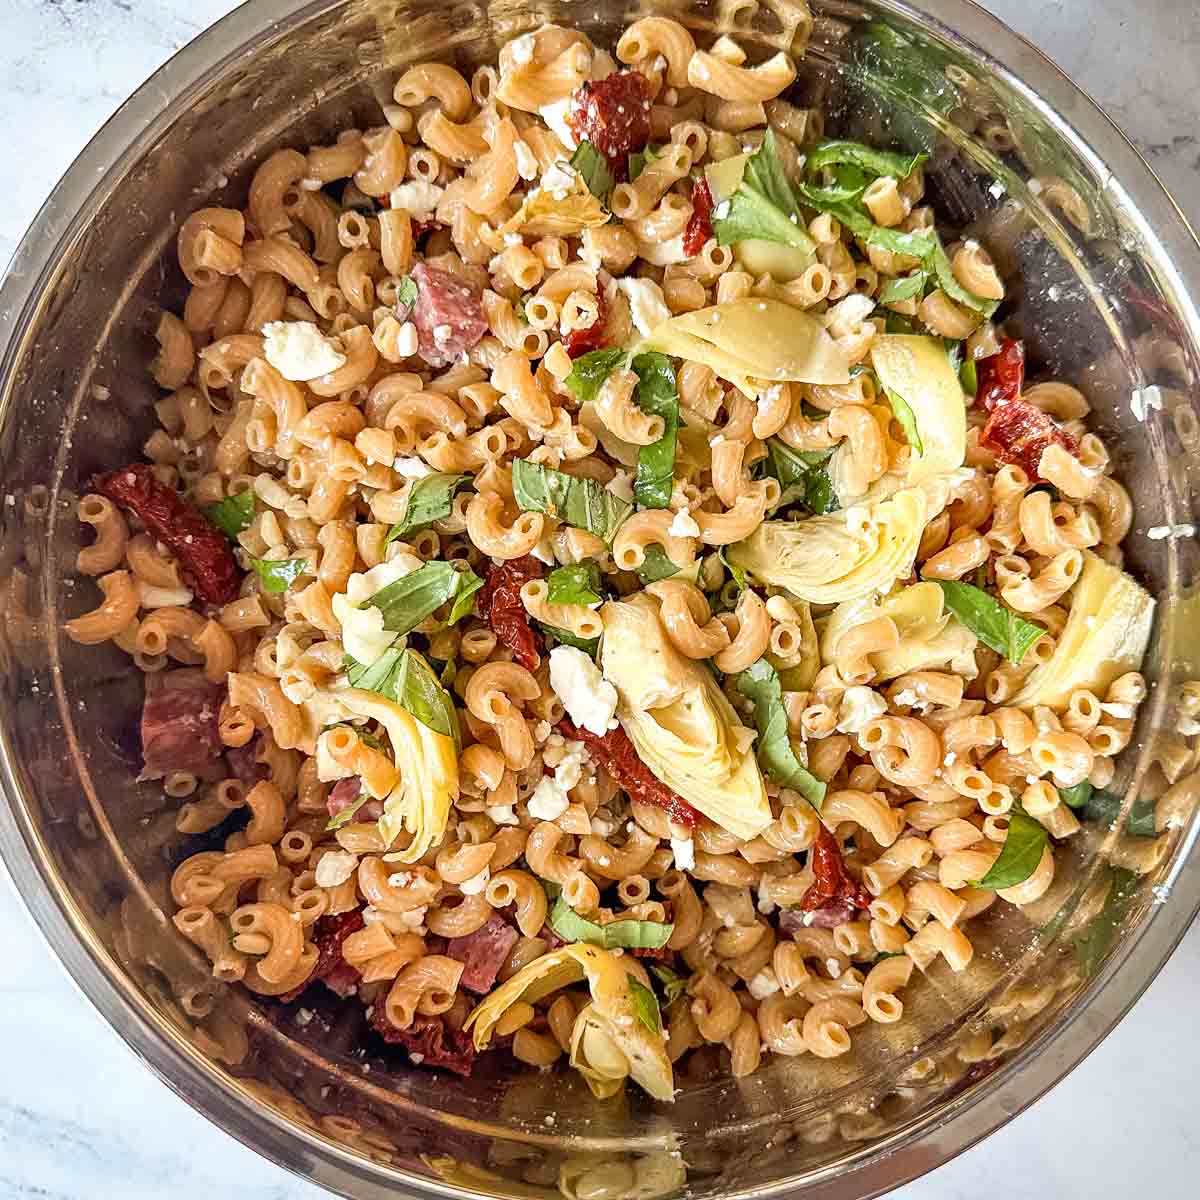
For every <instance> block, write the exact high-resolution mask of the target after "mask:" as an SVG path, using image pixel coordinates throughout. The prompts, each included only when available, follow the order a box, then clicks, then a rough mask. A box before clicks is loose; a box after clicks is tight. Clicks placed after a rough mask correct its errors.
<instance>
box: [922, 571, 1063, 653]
mask: <svg viewBox="0 0 1200 1200" xmlns="http://www.w3.org/2000/svg"><path fill="white" fill-rule="evenodd" d="M937 582H938V586H939V587H940V588H941V589H942V593H943V594H944V595H945V597H946V607H947V608H948V609H949V610H950V611H951V612H952V613H953V614H954V615H955V616H956V617H957V618H958V619H959V621H961V622H962V623H963V624H964V625H965V626H966V627H967V628H968V629H969V630H970V631H971V632H972V633H973V634H974V635H975V636H976V637H977V638H978V639H979V640H980V641H981V642H982V643H983V644H984V645H985V646H988V647H989V648H991V649H992V650H995V652H996V653H997V654H1002V655H1004V657H1005V658H1007V659H1008V661H1009V662H1010V663H1012V664H1013V665H1014V666H1018V665H1020V663H1021V660H1022V659H1023V658H1024V657H1025V655H1026V653H1027V652H1028V650H1029V648H1030V647H1031V646H1032V645H1033V644H1034V642H1036V641H1037V640H1038V638H1040V637H1041V636H1042V635H1043V634H1044V633H1045V632H1046V631H1045V629H1043V628H1042V627H1041V626H1040V625H1035V624H1034V623H1033V622H1032V621H1026V620H1025V618H1024V617H1019V616H1017V614H1016V613H1015V612H1013V610H1012V609H1011V608H1009V607H1008V606H1007V605H1005V604H1001V603H1000V601H999V600H995V599H993V598H992V597H991V596H989V595H988V594H987V592H985V591H983V590H982V589H981V588H977V587H975V586H974V585H973V584H970V583H962V582H961V581H959V580H957V579H939V580H938V581H937Z"/></svg>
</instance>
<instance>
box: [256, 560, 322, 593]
mask: <svg viewBox="0 0 1200 1200" xmlns="http://www.w3.org/2000/svg"><path fill="white" fill-rule="evenodd" d="M249 558H250V566H251V567H252V568H253V569H254V572H255V574H257V576H258V577H259V579H260V580H262V589H263V591H264V592H267V593H269V594H270V595H272V596H278V595H279V594H280V593H281V592H286V591H287V590H288V588H290V587H291V586H292V584H293V583H295V582H296V580H297V579H299V578H300V576H301V575H303V574H304V572H305V571H307V570H308V559H307V558H255V557H254V555H250V556H249Z"/></svg>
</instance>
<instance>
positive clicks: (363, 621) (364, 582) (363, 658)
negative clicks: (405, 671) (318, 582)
mask: <svg viewBox="0 0 1200 1200" xmlns="http://www.w3.org/2000/svg"><path fill="white" fill-rule="evenodd" d="M424 565H425V564H424V563H423V562H422V561H421V560H420V559H419V558H417V556H416V555H415V554H408V553H404V552H401V553H400V554H397V555H396V556H395V558H389V559H388V560H387V561H386V562H381V563H379V564H378V566H374V567H372V568H371V569H370V570H369V571H361V572H358V573H356V574H354V575H351V576H350V578H349V579H348V580H346V590H345V592H344V593H343V592H338V593H336V594H335V595H334V597H333V615H334V616H335V617H337V619H338V621H339V623H340V624H341V627H342V646H343V648H344V649H345V651H346V653H347V654H349V655H350V657H351V658H354V659H357V660H358V661H359V662H360V663H364V664H365V665H367V666H370V664H371V663H373V662H374V661H375V660H376V659H377V658H379V656H380V655H382V654H383V653H384V651H386V650H388V649H389V648H390V647H391V646H392V645H393V644H394V643H395V642H396V640H397V639H396V634H395V633H393V632H392V631H391V630H388V629H384V627H383V613H382V612H380V610H379V609H377V608H375V607H374V606H373V605H367V601H368V600H369V599H370V598H371V597H372V596H373V595H375V593H376V592H378V591H379V590H380V589H381V588H385V587H387V586H388V585H389V584H392V583H395V582H396V581H397V580H399V579H403V578H404V577H405V576H406V575H411V574H412V573H413V572H414V571H417V570H420V568H421V567H423V566H424ZM364 605H367V606H366V607H365V608H364V607H363V606H364Z"/></svg>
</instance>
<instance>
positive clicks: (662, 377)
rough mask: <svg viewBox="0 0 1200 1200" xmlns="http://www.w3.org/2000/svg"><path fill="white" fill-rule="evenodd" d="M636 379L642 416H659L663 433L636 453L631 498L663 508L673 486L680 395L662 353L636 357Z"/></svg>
mask: <svg viewBox="0 0 1200 1200" xmlns="http://www.w3.org/2000/svg"><path fill="white" fill-rule="evenodd" d="M633 370H634V373H635V374H636V375H637V377H638V385H637V391H636V393H635V396H634V398H635V400H636V401H637V406H638V407H639V408H640V409H641V410H642V412H644V413H648V414H649V415H650V416H652V417H662V419H663V434H662V437H660V438H659V439H658V441H656V442H652V443H651V444H650V445H649V446H642V447H641V448H640V449H639V450H638V461H637V475H636V477H635V478H634V481H633V495H634V499H635V500H637V502H638V503H639V504H640V505H641V506H642V507H643V508H666V507H667V506H668V505H669V504H670V502H671V491H672V489H673V488H674V486H675V441H676V435H677V432H678V429H679V392H678V391H677V390H676V385H675V368H674V367H672V366H671V360H670V359H669V358H668V357H667V356H666V355H665V354H658V353H653V352H651V353H648V354H639V355H638V356H637V358H635V359H634V360H633Z"/></svg>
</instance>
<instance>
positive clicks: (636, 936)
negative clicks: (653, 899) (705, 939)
mask: <svg viewBox="0 0 1200 1200" xmlns="http://www.w3.org/2000/svg"><path fill="white" fill-rule="evenodd" d="M546 924H547V925H549V926H550V928H551V929H552V930H553V931H554V932H555V933H556V934H557V935H558V936H559V937H560V938H562V940H563V941H564V942H586V943H587V944H588V945H589V946H599V947H600V948H601V949H603V950H618V949H621V950H660V949H661V948H662V947H663V946H665V945H666V944H667V942H668V940H669V939H670V937H671V934H672V933H674V932H675V926H674V925H664V924H662V923H661V922H659V921H610V922H609V923H608V924H607V925H597V924H596V922H595V921H589V920H588V919H587V918H586V917H581V916H580V915H579V914H578V913H577V912H576V911H575V910H574V909H573V908H572V907H571V906H570V905H569V904H568V903H567V902H566V900H564V899H563V897H562V895H561V894H560V895H559V896H558V897H557V898H556V899H555V901H554V907H553V908H552V909H551V910H550V915H549V916H548V917H547V918H546Z"/></svg>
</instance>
